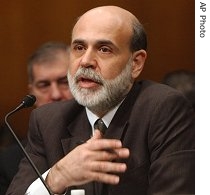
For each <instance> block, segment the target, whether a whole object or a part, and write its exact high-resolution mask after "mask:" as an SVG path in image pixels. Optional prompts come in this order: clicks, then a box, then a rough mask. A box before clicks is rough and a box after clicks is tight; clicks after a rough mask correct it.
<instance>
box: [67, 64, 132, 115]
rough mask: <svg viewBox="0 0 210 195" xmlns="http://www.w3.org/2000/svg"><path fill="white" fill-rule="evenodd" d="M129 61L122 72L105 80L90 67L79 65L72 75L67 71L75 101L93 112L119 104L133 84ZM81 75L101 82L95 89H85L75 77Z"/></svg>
mask: <svg viewBox="0 0 210 195" xmlns="http://www.w3.org/2000/svg"><path fill="white" fill-rule="evenodd" d="M131 68H132V65H131V62H130V60H129V61H128V63H127V65H126V67H125V68H124V69H123V70H122V72H121V73H120V74H119V75H118V76H117V77H116V78H114V79H112V80H105V79H104V78H102V76H101V75H99V74H97V73H95V71H94V70H93V69H91V68H84V67H81V68H79V69H78V71H77V72H76V74H75V76H74V77H72V76H71V75H70V74H69V73H68V82H69V87H70V90H71V93H72V95H73V96H74V98H75V99H76V101H77V102H78V103H79V104H81V105H83V106H85V107H87V108H88V109H89V110H91V111H92V112H93V113H95V114H98V115H100V114H105V113H106V112H108V111H109V110H111V109H112V108H114V107H115V106H116V105H117V104H119V103H120V102H121V101H122V100H123V99H124V98H125V96H126V95H127V93H128V92H129V91H130V88H131V86H132V84H133V79H132V76H131ZM80 75H83V76H85V77H87V78H90V79H92V80H94V81H97V82H98V83H100V84H101V87H100V88H97V89H85V88H81V87H79V86H78V85H77V78H78V77H79V76H80Z"/></svg>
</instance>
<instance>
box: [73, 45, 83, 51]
mask: <svg viewBox="0 0 210 195" xmlns="http://www.w3.org/2000/svg"><path fill="white" fill-rule="evenodd" d="M74 49H75V50H78V51H82V50H84V49H85V48H84V46H82V45H76V46H75V47H74Z"/></svg>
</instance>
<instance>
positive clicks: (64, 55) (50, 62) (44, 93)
mask: <svg viewBox="0 0 210 195" xmlns="http://www.w3.org/2000/svg"><path fill="white" fill-rule="evenodd" d="M68 64H69V47H68V45H66V44H64V43H61V42H47V43H45V44H43V45H42V46H40V47H39V48H38V49H37V50H36V51H35V52H34V53H33V54H32V55H31V56H30V57H29V59H28V64H27V68H28V89H29V92H30V94H33V95H35V96H36V103H35V105H36V107H40V106H42V105H44V104H47V103H51V102H55V101H63V100H68V99H71V98H72V95H71V92H70V90H69V86H68V80H67V69H68ZM2 127H4V126H2ZM4 132H5V133H4V136H2V137H1V141H2V142H3V141H4V142H6V140H4V139H12V140H13V138H12V136H11V135H10V133H9V130H8V129H7V127H4ZM2 134H3V133H2ZM8 134H9V135H8ZM5 135H6V136H5ZM22 143H23V145H25V143H26V140H22ZM22 157H23V152H22V150H21V149H20V147H19V146H18V145H17V144H16V143H14V144H12V145H10V146H8V144H7V147H4V149H2V151H1V153H0V195H4V194H5V193H6V190H7V188H8V186H9V184H10V182H11V180H12V179H13V177H14V175H15V174H16V172H17V170H18V165H19V162H20V160H21V158H22Z"/></svg>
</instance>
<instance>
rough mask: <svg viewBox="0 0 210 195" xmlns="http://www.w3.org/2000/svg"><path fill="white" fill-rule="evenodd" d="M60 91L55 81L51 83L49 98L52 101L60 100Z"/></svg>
mask: <svg viewBox="0 0 210 195" xmlns="http://www.w3.org/2000/svg"><path fill="white" fill-rule="evenodd" d="M62 97H63V96H62V91H61V89H60V88H59V86H58V84H57V83H52V84H51V99H52V101H60V100H62Z"/></svg>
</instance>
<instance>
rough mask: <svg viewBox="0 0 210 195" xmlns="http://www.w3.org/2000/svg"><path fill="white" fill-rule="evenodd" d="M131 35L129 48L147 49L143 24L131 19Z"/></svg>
mask: <svg viewBox="0 0 210 195" xmlns="http://www.w3.org/2000/svg"><path fill="white" fill-rule="evenodd" d="M132 25H133V36H132V37H131V44H130V49H131V51H132V52H134V51H138V50H140V49H143V50H145V51H146V50H147V35H146V32H145V29H144V27H143V25H142V24H141V23H140V22H139V21H138V20H134V21H133V24H132Z"/></svg>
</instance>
